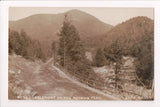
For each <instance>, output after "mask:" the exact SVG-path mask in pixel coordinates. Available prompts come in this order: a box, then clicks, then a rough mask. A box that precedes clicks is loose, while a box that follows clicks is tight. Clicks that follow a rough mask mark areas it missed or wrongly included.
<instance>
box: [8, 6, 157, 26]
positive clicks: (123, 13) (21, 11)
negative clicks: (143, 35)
mask: <svg viewBox="0 0 160 107" xmlns="http://www.w3.org/2000/svg"><path fill="white" fill-rule="evenodd" d="M72 9H78V10H81V11H84V12H87V13H89V14H91V15H93V16H95V17H97V18H98V19H99V20H101V21H103V22H105V23H107V24H111V25H116V24H119V23H121V22H123V21H126V20H128V19H130V18H132V17H136V16H147V17H149V18H151V19H153V17H154V10H153V8H102V7H100V8H93V7H91V8H90V7H87V8H84V7H79V8H68V7H66V8H63V7H10V8H9V20H19V19H22V18H24V17H28V16H30V15H34V14H58V13H63V12H66V11H69V10H72Z"/></svg>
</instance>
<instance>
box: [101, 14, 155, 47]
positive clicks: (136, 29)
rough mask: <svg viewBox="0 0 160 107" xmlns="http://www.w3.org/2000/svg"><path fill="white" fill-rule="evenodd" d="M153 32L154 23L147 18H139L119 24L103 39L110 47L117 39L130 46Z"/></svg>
mask: <svg viewBox="0 0 160 107" xmlns="http://www.w3.org/2000/svg"><path fill="white" fill-rule="evenodd" d="M153 32H154V21H153V20H151V19H150V18H147V17H143V16H138V17H134V18H131V19H129V20H127V21H125V22H122V23H121V24H118V25H117V26H115V27H114V28H113V29H111V30H110V31H109V32H107V33H106V34H105V35H103V36H102V37H101V38H104V39H103V42H105V45H110V44H111V43H112V42H113V41H114V40H116V39H119V40H120V41H123V43H124V42H126V43H128V44H127V45H129V43H131V42H132V41H133V40H136V38H140V37H141V36H143V35H145V34H149V33H153Z"/></svg>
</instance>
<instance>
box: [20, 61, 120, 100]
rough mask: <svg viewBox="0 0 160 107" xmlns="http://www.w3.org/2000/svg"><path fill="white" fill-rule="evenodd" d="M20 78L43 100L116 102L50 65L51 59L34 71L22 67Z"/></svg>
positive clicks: (36, 67)
mask: <svg viewBox="0 0 160 107" xmlns="http://www.w3.org/2000/svg"><path fill="white" fill-rule="evenodd" d="M20 78H21V79H22V80H24V81H25V83H27V84H28V85H29V86H30V87H32V89H33V90H34V91H36V92H37V94H38V96H40V97H43V98H44V99H52V100H117V98H115V97H112V96H110V95H107V94H105V93H103V92H101V91H99V90H96V89H93V88H91V87H88V86H86V85H84V84H82V83H80V82H78V81H75V80H74V79H72V78H70V77H69V76H68V75H66V74H65V73H64V72H63V71H61V70H60V69H59V68H57V67H55V66H53V65H52V59H50V60H49V61H47V62H46V63H44V64H42V65H37V66H35V67H34V71H33V70H31V69H29V68H28V69H27V67H23V69H21V74H20ZM43 98H42V99H43Z"/></svg>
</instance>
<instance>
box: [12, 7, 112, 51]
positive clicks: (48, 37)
mask: <svg viewBox="0 0 160 107" xmlns="http://www.w3.org/2000/svg"><path fill="white" fill-rule="evenodd" d="M66 13H67V14H68V16H69V18H70V21H71V23H72V24H73V25H74V26H75V27H76V29H77V30H78V32H79V34H80V38H81V40H82V41H83V42H84V43H86V44H88V41H90V39H91V38H95V37H96V36H97V37H98V36H99V35H103V34H105V33H106V32H107V31H108V30H110V29H111V28H112V25H109V24H105V23H103V22H101V21H100V20H99V19H97V18H95V17H94V16H92V15H90V14H88V13H85V12H82V11H79V10H71V11H67V12H66ZM66 13H60V14H36V15H32V16H29V17H26V18H23V19H20V20H17V21H10V22H9V27H10V29H12V30H16V31H20V30H24V31H25V32H26V33H27V35H28V36H29V37H31V38H32V39H36V40H39V41H40V43H41V44H42V46H43V49H44V51H45V52H47V53H48V52H50V50H48V49H49V48H50V46H51V43H52V41H53V40H54V41H56V42H57V41H58V39H59V37H58V36H57V33H58V32H59V30H60V29H61V27H62V23H63V20H64V16H65V14H66Z"/></svg>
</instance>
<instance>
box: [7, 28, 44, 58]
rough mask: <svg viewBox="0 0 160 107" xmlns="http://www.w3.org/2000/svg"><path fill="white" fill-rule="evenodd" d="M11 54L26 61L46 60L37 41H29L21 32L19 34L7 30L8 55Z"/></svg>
mask: <svg viewBox="0 0 160 107" xmlns="http://www.w3.org/2000/svg"><path fill="white" fill-rule="evenodd" d="M13 53H15V54H17V55H21V56H23V57H24V58H26V59H31V60H35V59H41V60H42V61H45V60H46V58H45V55H44V53H43V52H42V49H41V45H40V43H39V41H38V40H32V39H30V38H29V37H28V36H27V34H26V33H25V32H24V31H23V30H22V31H21V32H20V33H19V32H17V31H14V30H10V29H9V54H13Z"/></svg>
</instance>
